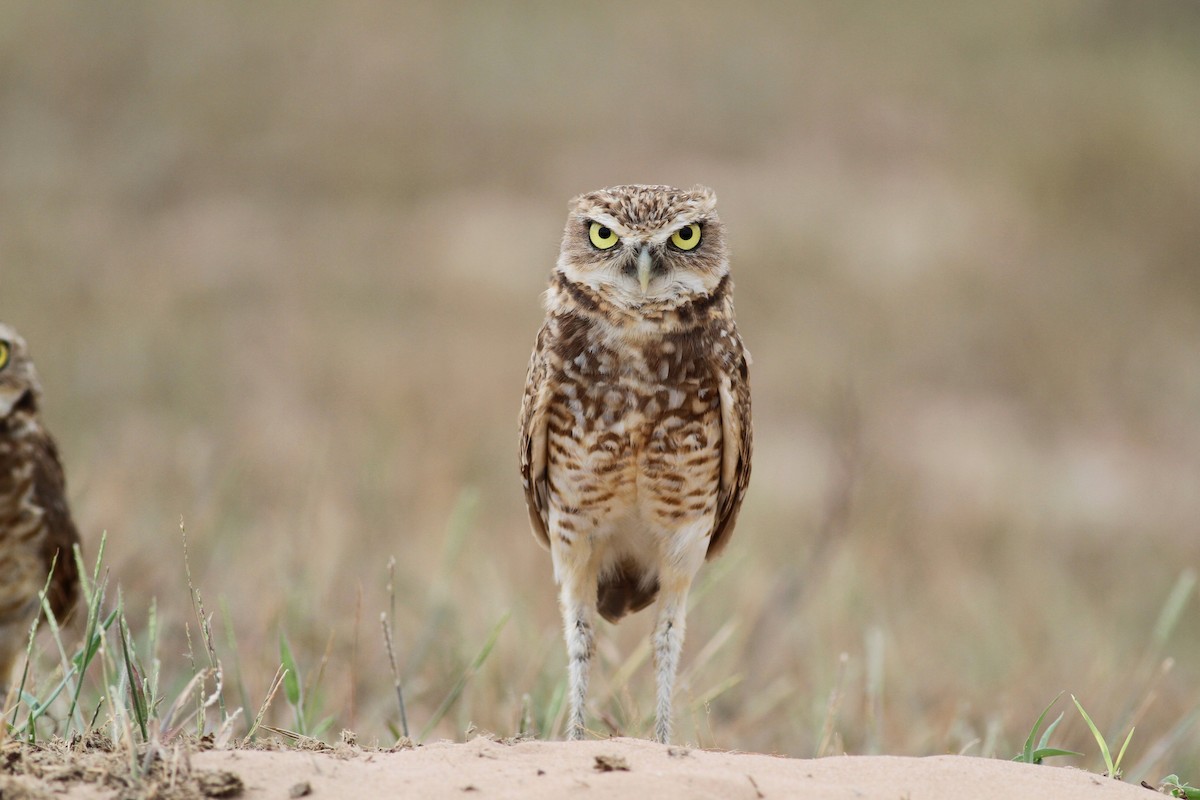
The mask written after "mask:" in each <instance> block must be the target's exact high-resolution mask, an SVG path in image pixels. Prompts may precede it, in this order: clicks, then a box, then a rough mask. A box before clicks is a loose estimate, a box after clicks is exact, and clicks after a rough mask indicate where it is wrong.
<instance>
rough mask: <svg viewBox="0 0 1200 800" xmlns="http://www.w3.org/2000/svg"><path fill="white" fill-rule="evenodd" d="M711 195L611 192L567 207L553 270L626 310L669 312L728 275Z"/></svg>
mask: <svg viewBox="0 0 1200 800" xmlns="http://www.w3.org/2000/svg"><path fill="white" fill-rule="evenodd" d="M716 202H717V198H716V195H715V194H713V192H712V190H711V189H707V188H705V187H703V186H697V187H695V188H692V189H687V190H684V189H675V188H672V187H670V186H638V185H635V186H616V187H613V188H611V189H601V190H600V191H596V192H590V193H588V194H584V195H580V196H579V197H576V198H575V199H574V200H573V201H571V210H570V214H569V215H568V217H567V227H566V230H565V231H564V232H563V241H562V249H561V251H560V252H559V257H558V269H559V271H560V272H561V273H562V274H563V275H564V276H565V277H566V278H567V279H568V280H570V281H573V282H575V283H580V284H583V285H585V286H587V287H589V288H591V289H592V290H594V291H595V292H597V293H598V294H599V295H600V296H601V297H603V298H604V299H605V300H607V301H608V302H610V303H613V304H614V305H616V306H618V307H621V308H625V309H628V310H637V309H640V308H643V307H647V306H654V307H658V308H662V307H673V306H677V305H682V304H684V303H687V302H690V301H692V300H694V299H696V298H697V297H702V296H705V295H707V294H709V293H710V292H712V291H713V290H714V289H715V288H716V287H717V284H718V283H720V281H721V278H723V277H724V276H725V275H726V274H727V273H728V272H729V261H728V257H727V255H726V250H725V240H724V235H723V231H722V229H721V222H720V220H719V219H717V214H716V210H715V206H716Z"/></svg>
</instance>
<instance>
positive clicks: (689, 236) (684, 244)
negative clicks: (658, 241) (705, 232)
mask: <svg viewBox="0 0 1200 800" xmlns="http://www.w3.org/2000/svg"><path fill="white" fill-rule="evenodd" d="M671 244H673V245H675V246H676V247H678V248H679V249H680V250H695V249H696V246H697V245H698V244H700V226H699V225H697V224H696V223H694V222H693V223H692V224H691V225H688V226H686V227H683V228H680V229H679V230H677V231H675V232H674V233H672V234H671Z"/></svg>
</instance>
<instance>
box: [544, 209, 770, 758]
mask: <svg viewBox="0 0 1200 800" xmlns="http://www.w3.org/2000/svg"><path fill="white" fill-rule="evenodd" d="M715 206H716V196H715V195H714V194H713V192H712V190H710V189H707V188H704V187H695V188H693V189H690V190H682V189H675V188H671V187H668V186H617V187H614V188H611V189H601V190H600V191H596V192H591V193H590V194H585V195H581V196H579V197H577V198H575V199H574V200H573V201H572V202H571V205H570V211H569V214H568V217H567V226H566V230H565V231H564V232H563V239H562V248H561V250H560V252H559V257H558V262H557V265H556V267H555V268H554V270H553V271H552V273H551V276H550V286H549V289H548V290H547V292H546V295H545V306H546V320H545V322H544V323H543V325H542V328H541V330H540V331H539V332H538V335H537V341H536V344H535V345H534V348H533V356H532V357H531V359H530V362H529V373H528V377H527V380H526V384H525V397H524V401H523V402H522V404H521V415H520V428H521V437H520V467H521V478H522V482H523V484H524V488H525V500H526V504H527V506H528V509H529V520H530V524H531V525H532V528H533V533H534V535H535V537H536V538H537V540H538V541H539V542H541V544H542V545H543V546H545V547H547V548H548V549H549V550H550V557H551V561H552V563H553V566H554V577H555V580H556V582H557V584H558V586H559V604H560V607H561V611H562V617H563V627H564V631H565V638H566V645H567V657H568V668H567V672H568V685H569V705H570V715H569V719H568V727H567V736H568V738H570V739H579V738H582V736H583V733H584V704H585V701H586V698H587V686H588V671H589V665H590V662H591V659H592V656H593V654H594V653H595V624H596V620H595V618H596V614H597V612H598V613H599V615H600V616H602V617H604V619H606V620H608V621H609V622H616V621H617V620H619V619H621V618H622V617H623V616H625V615H626V614H630V613H632V612H635V611H640V610H641V609H643V608H645V607H646V606H648V605H650V604H651V603H652V602H654V601H655V600H656V599H657V608H656V614H657V621H656V623H655V627H654V632H653V634H652V645H653V652H654V671H655V682H656V706H655V737H656V738H657V740H658V741H660V742H664V743H665V742H667V741H669V739H670V737H671V701H672V694H673V690H674V683H675V674H676V671H677V669H678V666H679V657H680V651H681V650H682V648H683V637H684V624H685V614H686V610H687V596H688V590H689V589H690V587H691V585H692V581H693V579H694V578H695V577H696V573H697V572H698V571H699V569H700V567H701V565H703V563H704V562H705V560H707V559H711V558H713V557H714V556H716V555H717V554H719V553H720V552H721V550H722V548H724V547H725V545H726V544H727V543H728V541H729V538H730V535H731V534H732V532H733V527H734V524H735V522H736V521H737V516H738V510H739V508H740V507H741V504H742V498H743V497H744V495H745V493H746V487H747V484H748V483H749V480H750V455H751V443H752V440H751V425H750V384H749V382H748V376H747V364H748V363H749V361H750V356H749V353H747V352H746V349H745V347H744V346H743V345H742V340H741V337H740V336H739V335H738V332H737V327H736V326H735V325H734V317H733V283H732V281H731V279H730V275H729V259H728V255H727V251H726V247H725V235H724V230H723V229H722V226H721V222H720V220H719V219H718V218H717V214H716V208H715Z"/></svg>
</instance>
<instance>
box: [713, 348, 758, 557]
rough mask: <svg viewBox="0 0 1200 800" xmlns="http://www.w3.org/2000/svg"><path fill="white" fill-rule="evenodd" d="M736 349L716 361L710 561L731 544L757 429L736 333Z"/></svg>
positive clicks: (746, 361)
mask: <svg viewBox="0 0 1200 800" xmlns="http://www.w3.org/2000/svg"><path fill="white" fill-rule="evenodd" d="M731 333H732V335H731V336H730V337H729V339H730V340H731V341H732V342H733V343H734V345H735V347H733V348H730V349H728V350H726V351H724V353H723V354H722V357H721V358H720V359H719V360H718V361H717V365H716V378H717V387H718V390H719V392H720V396H721V485H720V488H719V489H718V491H717V520H716V523H715V525H714V526H713V532H712V536H711V537H710V538H709V540H708V553H707V555H706V556H705V558H707V559H711V558H715V557H716V556H717V555H719V554H720V552H721V550H722V549H723V548H724V547H725V545H726V543H727V542H728V541H729V537H730V535H731V534H732V533H733V526H734V524H735V523H736V522H737V517H738V511H739V510H740V509H741V507H742V498H743V497H745V496H746V487H747V486H748V485H749V484H750V456H751V453H752V452H753V449H754V430H753V426H752V425H751V422H750V380H749V369H748V364H749V360H750V354H749V353H747V352H746V351H745V348H743V347H742V345H741V340H740V339H739V338H738V336H737V333H736V332H731Z"/></svg>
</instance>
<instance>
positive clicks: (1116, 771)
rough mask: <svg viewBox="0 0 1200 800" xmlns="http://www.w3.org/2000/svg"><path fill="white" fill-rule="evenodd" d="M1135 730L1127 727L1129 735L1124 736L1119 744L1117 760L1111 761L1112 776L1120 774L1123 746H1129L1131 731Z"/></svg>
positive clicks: (1123, 753) (1123, 754)
mask: <svg viewBox="0 0 1200 800" xmlns="http://www.w3.org/2000/svg"><path fill="white" fill-rule="evenodd" d="M1135 730H1137V729H1136V728H1130V729H1129V735H1128V736H1126V737H1125V742H1124V743H1123V744H1122V745H1121V750H1120V752H1118V753H1117V760H1116V761H1114V762H1113V773H1112V776H1113V777H1114V778H1115V777H1117V775H1119V774H1121V759H1123V758H1124V757H1125V748H1127V747H1129V740H1130V739H1132V738H1133V732H1134V731H1135Z"/></svg>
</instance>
